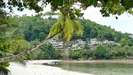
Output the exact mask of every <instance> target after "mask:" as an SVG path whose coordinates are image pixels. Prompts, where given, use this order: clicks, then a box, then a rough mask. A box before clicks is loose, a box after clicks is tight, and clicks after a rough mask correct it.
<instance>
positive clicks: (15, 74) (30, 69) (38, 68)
mask: <svg viewBox="0 0 133 75" xmlns="http://www.w3.org/2000/svg"><path fill="white" fill-rule="evenodd" d="M52 61H55V60H42V61H40V60H39V61H37V60H36V61H28V62H27V65H26V67H24V66H22V65H20V64H17V63H10V64H11V65H10V66H9V67H8V69H9V70H10V71H11V73H12V75H91V74H86V73H79V72H72V71H66V70H63V69H61V68H58V67H53V66H45V65H35V64H34V63H51V62H52Z"/></svg>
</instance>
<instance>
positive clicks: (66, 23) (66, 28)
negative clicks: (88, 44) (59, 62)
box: [44, 12, 83, 58]
mask: <svg viewBox="0 0 133 75" xmlns="http://www.w3.org/2000/svg"><path fill="white" fill-rule="evenodd" d="M44 15H58V16H59V19H58V21H57V23H56V24H55V25H53V27H52V28H51V29H50V33H49V35H48V38H49V37H51V36H52V35H53V34H55V33H57V32H59V31H61V30H62V32H61V33H59V35H57V36H56V37H57V38H62V40H63V50H64V52H63V57H64V58H68V57H69V52H68V50H66V49H65V43H66V41H70V39H71V37H72V35H73V33H74V32H75V33H77V34H78V35H80V36H82V35H83V26H82V25H81V24H80V23H79V22H78V21H77V19H74V20H72V19H70V15H67V16H66V15H64V14H63V13H53V12H47V13H45V14H44Z"/></svg>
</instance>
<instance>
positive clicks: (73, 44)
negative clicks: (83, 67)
mask: <svg viewBox="0 0 133 75" xmlns="http://www.w3.org/2000/svg"><path fill="white" fill-rule="evenodd" d="M49 42H50V43H51V44H53V46H54V48H55V49H56V50H62V49H63V41H59V40H58V39H56V38H54V39H52V40H50V41H49ZM103 44H117V45H118V44H119V43H116V42H115V41H108V40H104V41H99V40H98V39H96V38H92V39H90V40H89V41H83V40H82V39H78V40H74V41H70V42H66V49H68V50H78V49H83V48H84V47H85V45H86V46H88V47H89V48H90V49H95V48H96V45H103Z"/></svg>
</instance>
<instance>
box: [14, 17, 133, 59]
mask: <svg viewBox="0 0 133 75" xmlns="http://www.w3.org/2000/svg"><path fill="white" fill-rule="evenodd" d="M17 21H18V22H19V25H20V28H18V29H17V30H16V31H15V33H14V34H17V35H21V36H23V37H24V38H25V39H26V40H27V41H29V42H30V43H31V44H32V45H35V44H37V43H39V42H40V41H41V40H44V39H45V38H46V37H47V35H48V34H49V31H50V28H51V27H52V25H54V24H55V23H56V22H57V19H55V18H51V17H49V18H48V19H42V18H40V17H35V16H34V17H27V16H25V17H19V18H17ZM79 21H80V23H81V24H82V25H83V27H84V34H83V36H82V37H79V36H77V35H76V34H73V37H72V38H71V41H73V40H76V39H82V40H84V41H87V40H89V39H92V38H96V39H98V40H100V41H103V40H108V41H115V42H117V43H119V45H117V44H103V45H96V46H95V49H93V50H91V49H90V48H89V47H87V45H86V44H85V45H84V48H83V49H79V50H70V51H69V54H70V55H69V57H70V59H79V58H81V59H90V58H92V59H121V58H126V59H130V58H131V57H133V38H131V37H129V35H131V34H128V33H125V34H124V33H121V32H118V31H115V30H114V29H111V28H110V27H107V26H103V25H99V24H97V23H95V22H92V21H90V20H84V19H79ZM27 57H28V59H62V50H55V48H54V47H53V45H52V44H51V43H48V44H44V45H42V46H41V47H39V48H38V49H36V50H35V51H32V52H31V53H29V54H28V55H27Z"/></svg>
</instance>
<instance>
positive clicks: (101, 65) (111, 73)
mask: <svg viewBox="0 0 133 75" xmlns="http://www.w3.org/2000/svg"><path fill="white" fill-rule="evenodd" d="M54 66H57V67H61V68H62V69H65V70H71V71H77V72H84V73H89V74H94V75H133V63H120V62H119V63H118V62H93V63H92V62H91V63H89V62H88V63H59V64H56V65H54Z"/></svg>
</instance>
